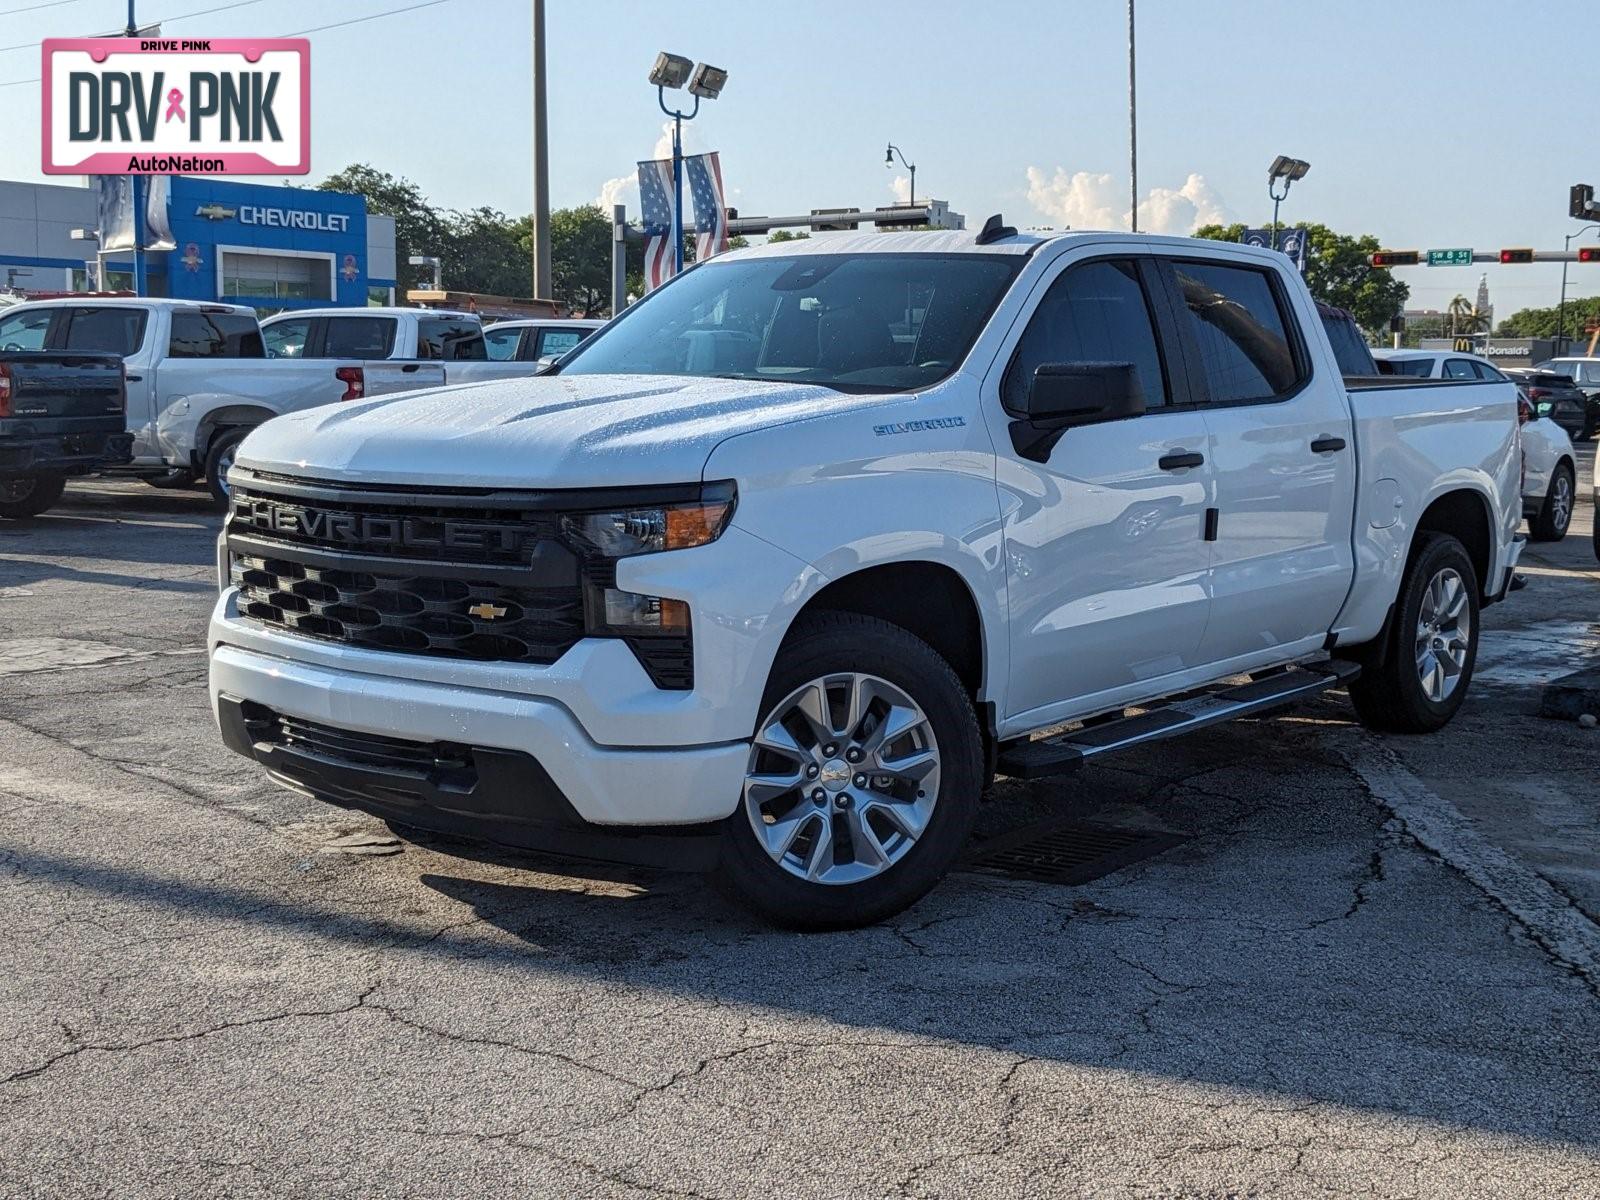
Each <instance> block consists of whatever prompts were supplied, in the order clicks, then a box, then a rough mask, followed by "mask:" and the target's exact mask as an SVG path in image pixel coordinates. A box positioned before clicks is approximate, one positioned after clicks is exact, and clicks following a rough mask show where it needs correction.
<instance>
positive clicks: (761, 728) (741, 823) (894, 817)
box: [720, 613, 983, 929]
mask: <svg viewBox="0 0 1600 1200" xmlns="http://www.w3.org/2000/svg"><path fill="white" fill-rule="evenodd" d="M761 708H762V715H761V720H760V722H759V723H758V724H757V726H756V729H755V736H754V738H753V740H752V744H751V748H750V762H749V767H748V769H747V773H746V775H745V782H744V788H743V795H742V796H741V798H740V804H739V808H738V809H737V810H736V811H735V812H734V814H733V815H732V816H731V817H730V818H729V819H728V821H727V824H726V826H725V828H724V832H723V845H722V858H721V865H720V879H721V881H722V883H723V885H724V886H725V887H726V888H727V890H729V891H730V892H731V893H732V894H733V896H734V897H735V898H736V899H737V900H739V901H740V902H741V903H743V904H744V905H745V906H747V907H749V908H751V909H754V910H755V911H756V912H757V913H759V914H760V915H761V916H763V917H765V918H766V919H767V920H769V921H772V922H774V923H775V924H778V925H783V926H787V927H789V928H791V929H848V928H855V927H858V926H862V925H869V924H871V923H872V922H874V921H879V920H882V919H883V918H885V917H889V916H892V915H893V914H895V913H897V912H899V911H901V910H902V909H904V908H907V907H909V906H910V905H912V904H914V903H916V902H917V901H918V900H919V899H921V898H922V896H923V895H925V894H926V893H927V892H928V891H929V889H931V888H932V887H933V886H934V884H936V883H937V882H938V881H939V880H940V878H941V877H942V876H943V875H944V874H945V872H946V871H948V870H949V869H950V866H951V865H952V864H953V863H954V862H955V860H956V856H957V855H958V854H959V853H960V852H961V848H962V846H963V845H964V844H965V842H966V839H967V835H968V833H970V832H971V829H972V822H973V818H974V817H975V816H976V814H977V804H978V793H979V791H980V789H981V785H982V782H983V776H982V767H983V755H982V746H981V740H980V737H979V732H978V720H977V716H976V714H975V713H974V711H973V708H972V701H971V699H970V698H969V697H968V695H967V692H966V689H965V688H964V687H963V686H962V684H961V681H960V679H958V678H957V677H956V673H955V672H954V671H953V670H952V669H951V668H950V664H949V663H947V662H946V661H945V660H944V659H943V658H941V657H940V656H939V655H938V654H937V653H936V652H935V651H934V650H933V648H932V647H930V646H929V645H928V644H927V643H926V642H924V641H922V640H921V639H920V638H918V637H915V636H913V635H912V634H910V633H908V632H906V631H905V630H904V629H901V628H900V627H898V626H896V625H891V624H889V623H888V622H886V621H880V620H877V619H875V618H872V617H864V616H859V615H856V614H853V613H822V614H819V615H817V616H815V617H808V618H805V619H804V620H803V623H802V624H801V625H799V626H798V627H797V628H796V629H795V630H794V631H793V632H792V633H791V634H790V637H789V639H788V641H786V642H785V643H784V646H783V649H782V650H781V651H780V652H779V654H778V659H777V662H776V663H775V664H774V666H773V669H772V674H771V676H770V678H769V679H768V681H767V690H766V694H765V695H764V696H763V698H762V704H761Z"/></svg>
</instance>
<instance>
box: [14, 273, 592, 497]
mask: <svg viewBox="0 0 1600 1200" xmlns="http://www.w3.org/2000/svg"><path fill="white" fill-rule="evenodd" d="M600 324H601V322H599V321H594V320H555V319H550V320H514V321H504V322H501V323H499V324H495V325H491V326H488V327H485V326H484V325H483V324H482V323H481V321H480V320H479V318H478V316H477V315H476V314H473V313H465V312H445V311H439V310H434V309H417V308H348V309H337V308H330V309H316V310H308V311H302V312H288V313H281V314H279V315H277V316H274V317H271V318H269V319H267V320H266V321H264V322H258V321H257V318H256V314H255V311H254V310H253V309H250V308H246V307H243V306H239V305H231V304H210V303H197V302H193V301H184V300H164V299H146V298H127V297H71V298H65V299H54V300H41V301H37V302H28V303H22V304H17V305H14V306H11V307H8V308H6V309H5V310H4V311H0V517H26V516H32V515H36V514H38V513H41V512H43V511H45V509H47V508H49V507H50V506H51V505H52V504H54V503H55V501H56V500H57V499H58V498H59V497H60V495H61V492H62V489H63V487H64V486H65V482H66V480H67V478H68V477H69V476H72V475H81V474H86V473H89V472H91V471H95V470H104V469H116V470H122V471H128V472H132V473H135V474H137V475H139V476H140V477H142V478H144V479H146V480H147V481H148V482H150V483H151V484H152V485H154V486H157V487H186V486H190V485H192V484H194V483H195V482H197V481H198V480H201V479H204V480H205V481H206V482H207V485H208V486H209V488H210V490H211V494H212V497H213V499H214V501H215V503H216V504H217V506H218V507H219V508H221V507H223V506H224V505H225V504H226V502H227V487H228V485H227V475H228V468H229V467H230V466H231V465H232V463H233V456H234V451H235V450H236V449H237V447H238V445H239V443H240V442H241V441H243V440H244V438H245V436H246V435H247V434H248V433H249V432H250V431H251V430H252V429H254V428H255V427H256V426H258V425H260V424H262V423H263V422H265V421H268V420H270V419H271V418H273V417H276V416H280V415H282V414H284V413H289V412H296V411H299V410H301V409H306V408H314V407H317V406H319V405H323V404H329V403H334V402H337V401H341V400H357V399H361V398H363V397H366V396H378V395H384V394H386V393H391V392H400V391H412V390H416V389H421V388H430V387H441V386H444V385H447V384H455V383H473V382H479V381H482V380H488V379H498V378H504V377H507V376H518V375H523V376H526V375H534V374H538V373H539V372H541V371H543V370H546V369H548V366H549V364H551V363H553V362H554V361H555V360H556V359H557V358H559V357H560V356H561V355H562V354H564V353H566V352H567V351H569V350H571V349H572V348H573V347H575V346H576V345H578V343H579V342H581V341H582V340H583V339H584V338H585V337H587V336H588V335H589V334H590V333H592V332H593V331H594V329H596V328H597V327H598V326H599V325H600Z"/></svg>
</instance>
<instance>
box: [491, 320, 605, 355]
mask: <svg viewBox="0 0 1600 1200" xmlns="http://www.w3.org/2000/svg"><path fill="white" fill-rule="evenodd" d="M604 324H605V322H604V321H601V320H597V319H595V318H593V317H568V318H565V319H562V320H555V319H551V320H516V321H496V322H495V323H494V324H493V325H490V326H489V327H488V328H487V329H485V330H484V331H483V341H484V344H485V345H486V346H487V347H488V350H489V357H490V358H491V359H493V360H494V361H496V362H531V363H539V364H541V365H543V366H548V365H549V364H550V363H552V362H554V361H556V360H557V359H559V358H561V357H562V356H564V355H567V354H570V353H572V351H574V350H576V349H577V348H578V346H579V345H580V344H581V343H582V342H583V340H584V339H585V338H587V337H589V336H590V335H592V334H593V333H594V331H595V330H597V329H599V328H600V327H601V326H602V325H604Z"/></svg>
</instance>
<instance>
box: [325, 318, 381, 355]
mask: <svg viewBox="0 0 1600 1200" xmlns="http://www.w3.org/2000/svg"><path fill="white" fill-rule="evenodd" d="M394 327H395V322H394V318H393V317H329V318H328V332H327V337H326V339H325V342H324V346H323V350H322V355H323V357H324V358H388V357H389V351H390V350H391V349H393V348H394Z"/></svg>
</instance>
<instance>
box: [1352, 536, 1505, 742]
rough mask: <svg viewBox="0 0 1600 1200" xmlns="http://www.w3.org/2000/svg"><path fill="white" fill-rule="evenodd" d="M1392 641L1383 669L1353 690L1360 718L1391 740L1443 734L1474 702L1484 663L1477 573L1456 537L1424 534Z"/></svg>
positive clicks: (1371, 671) (1368, 672) (1370, 669)
mask: <svg viewBox="0 0 1600 1200" xmlns="http://www.w3.org/2000/svg"><path fill="white" fill-rule="evenodd" d="M1389 639H1390V640H1389V645H1388V647H1387V651H1388V652H1387V654H1386V655H1385V656H1384V661H1383V662H1382V664H1381V665H1369V666H1367V667H1365V668H1364V669H1363V670H1362V672H1361V674H1360V676H1358V677H1357V678H1356V679H1355V680H1354V682H1352V683H1351V685H1350V699H1351V700H1352V701H1353V702H1354V703H1355V708H1356V715H1357V716H1359V717H1360V718H1361V723H1362V724H1363V725H1366V726H1367V727H1368V728H1370V729H1381V730H1385V731H1387V732H1391V733H1432V732H1433V731H1434V730H1436V729H1442V728H1443V727H1444V726H1445V725H1447V724H1448V723H1449V721H1450V718H1451V717H1453V716H1455V715H1456V710H1457V709H1459V708H1460V707H1461V705H1462V702H1463V701H1464V700H1465V699H1466V695H1467V686H1468V684H1469V683H1471V681H1472V668H1473V665H1474V663H1475V662H1476V661H1477V657H1478V582H1477V572H1476V571H1475V570H1474V568H1473V566H1472V559H1471V558H1470V557H1469V556H1468V555H1467V551H1466V548H1465V547H1464V546H1462V544H1461V543H1460V542H1459V541H1457V540H1456V539H1455V538H1453V537H1451V536H1450V535H1449V534H1446V533H1426V534H1422V535H1421V537H1420V540H1419V542H1418V545H1417V548H1416V551H1415V553H1414V554H1413V555H1412V558H1411V565H1410V567H1409V568H1407V571H1406V577H1405V580H1404V582H1403V583H1402V584H1401V585H1400V597H1399V599H1398V600H1397V601H1396V602H1395V615H1394V623H1393V626H1392V628H1391V629H1390V633H1389Z"/></svg>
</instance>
